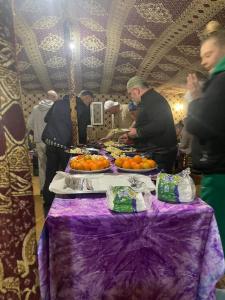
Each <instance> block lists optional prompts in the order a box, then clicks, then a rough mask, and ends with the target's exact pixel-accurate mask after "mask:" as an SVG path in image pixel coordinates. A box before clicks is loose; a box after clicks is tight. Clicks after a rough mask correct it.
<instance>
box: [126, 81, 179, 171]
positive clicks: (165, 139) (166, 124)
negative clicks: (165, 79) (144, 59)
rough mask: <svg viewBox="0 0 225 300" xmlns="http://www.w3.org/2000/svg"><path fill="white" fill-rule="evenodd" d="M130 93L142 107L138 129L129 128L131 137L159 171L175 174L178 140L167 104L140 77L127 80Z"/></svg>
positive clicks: (138, 118) (139, 113)
mask: <svg viewBox="0 0 225 300" xmlns="http://www.w3.org/2000/svg"><path fill="white" fill-rule="evenodd" d="M127 91H128V94H129V96H130V98H131V99H132V100H134V101H135V102H136V103H138V105H139V108H138V110H139V112H138V115H137V120H136V125H135V128H131V129H130V132H129V133H128V137H129V138H132V139H133V140H134V143H135V145H136V147H138V148H140V149H141V150H143V151H146V152H148V153H149V156H150V157H151V158H152V159H154V160H155V161H156V162H157V164H158V167H159V168H160V169H164V170H165V171H166V172H172V169H173V165H174V162H175V159H176V153H177V141H176V132H175V126H174V121H173V116H172V112H171V109H170V106H169V104H168V102H167V101H166V99H165V98H164V97H162V96H161V95H160V94H159V93H157V92H156V91H155V90H154V89H153V88H149V87H148V85H147V84H146V83H145V82H144V81H143V79H141V78H140V77H138V76H134V77H132V78H131V79H130V80H129V81H128V83H127Z"/></svg>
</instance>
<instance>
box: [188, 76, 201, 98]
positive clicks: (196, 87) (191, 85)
mask: <svg viewBox="0 0 225 300" xmlns="http://www.w3.org/2000/svg"><path fill="white" fill-rule="evenodd" d="M187 89H188V90H189V91H190V94H191V96H192V98H193V99H192V100H195V99H198V98H200V97H201V85H200V82H199V80H198V78H197V76H196V74H188V76H187Z"/></svg>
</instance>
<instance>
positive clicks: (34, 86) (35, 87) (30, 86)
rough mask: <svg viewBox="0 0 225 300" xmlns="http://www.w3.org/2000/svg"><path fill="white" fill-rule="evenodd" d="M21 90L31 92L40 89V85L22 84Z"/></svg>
mask: <svg viewBox="0 0 225 300" xmlns="http://www.w3.org/2000/svg"><path fill="white" fill-rule="evenodd" d="M23 88H25V89H28V90H32V89H40V88H41V85H40V84H39V83H26V84H23Z"/></svg>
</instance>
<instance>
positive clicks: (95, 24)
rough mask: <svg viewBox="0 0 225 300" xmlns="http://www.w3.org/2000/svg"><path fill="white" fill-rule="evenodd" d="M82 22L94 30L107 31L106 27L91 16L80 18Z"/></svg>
mask: <svg viewBox="0 0 225 300" xmlns="http://www.w3.org/2000/svg"><path fill="white" fill-rule="evenodd" d="M80 23H81V24H82V25H84V27H86V28H87V29H90V30H92V31H105V29H104V28H103V27H102V26H101V25H100V24H99V23H98V22H96V21H95V20H93V19H90V18H82V19H80Z"/></svg>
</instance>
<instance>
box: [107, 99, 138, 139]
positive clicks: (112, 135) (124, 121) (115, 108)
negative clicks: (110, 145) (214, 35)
mask: <svg viewBox="0 0 225 300" xmlns="http://www.w3.org/2000/svg"><path fill="white" fill-rule="evenodd" d="M135 109H136V106H135V105H134V106H132V109H131V105H130V106H129V105H128V104H119V102H115V101H113V100H107V101H105V103H104V110H105V112H106V113H109V114H110V115H112V127H113V128H114V129H112V130H110V131H109V133H108V134H107V135H106V137H104V138H102V139H101V141H106V140H109V139H118V137H119V136H118V133H117V129H127V128H130V127H131V126H132V125H133V122H134V116H133V111H134V110H135ZM131 111H132V113H131Z"/></svg>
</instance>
